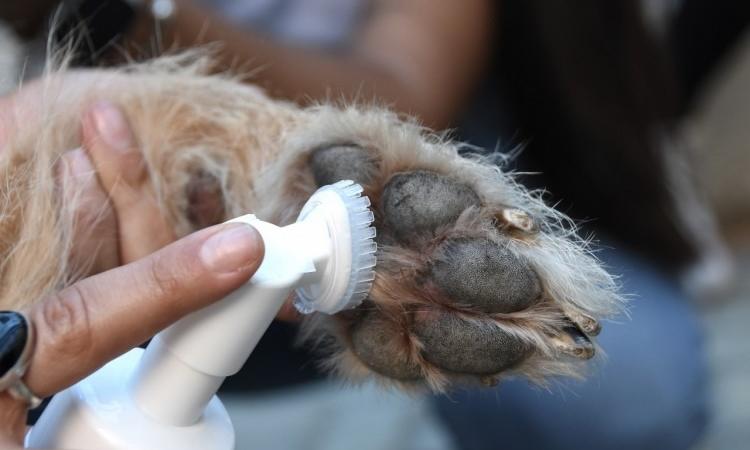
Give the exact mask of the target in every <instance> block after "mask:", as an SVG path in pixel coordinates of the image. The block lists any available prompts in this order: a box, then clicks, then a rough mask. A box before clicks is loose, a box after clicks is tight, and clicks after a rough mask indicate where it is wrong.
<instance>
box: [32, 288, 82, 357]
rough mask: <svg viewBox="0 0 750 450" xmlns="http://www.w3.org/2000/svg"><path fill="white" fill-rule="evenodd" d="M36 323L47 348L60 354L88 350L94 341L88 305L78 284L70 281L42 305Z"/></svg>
mask: <svg viewBox="0 0 750 450" xmlns="http://www.w3.org/2000/svg"><path fill="white" fill-rule="evenodd" d="M40 315H41V322H42V323H41V324H39V325H38V328H39V329H40V333H41V334H42V338H43V340H44V345H45V347H47V348H46V350H48V351H50V352H51V353H52V354H55V355H59V356H60V357H61V358H64V357H67V356H72V355H76V356H77V357H79V358H80V357H81V355H85V354H88V353H90V351H91V347H92V345H93V340H92V339H91V335H92V328H91V319H90V314H89V309H88V307H87V306H86V300H85V295H84V293H83V291H82V290H81V288H80V287H79V286H77V285H75V284H74V285H72V286H70V287H68V288H67V289H64V290H62V291H61V292H59V293H57V294H54V295H53V296H52V297H51V298H49V299H48V300H47V301H45V302H44V303H43V305H42V309H41V314H40Z"/></svg>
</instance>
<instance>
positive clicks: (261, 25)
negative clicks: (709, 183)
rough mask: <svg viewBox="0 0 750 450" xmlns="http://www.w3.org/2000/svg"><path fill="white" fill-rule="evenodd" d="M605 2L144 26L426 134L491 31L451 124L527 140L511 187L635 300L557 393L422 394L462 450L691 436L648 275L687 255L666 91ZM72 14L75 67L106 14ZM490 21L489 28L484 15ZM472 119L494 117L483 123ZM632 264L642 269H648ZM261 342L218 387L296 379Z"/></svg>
mask: <svg viewBox="0 0 750 450" xmlns="http://www.w3.org/2000/svg"><path fill="white" fill-rule="evenodd" d="M97 3H98V2H97ZM87 4H90V2H84V7H85V5H87ZM623 4H624V3H623V2H613V5H614V6H611V7H605V6H601V5H598V6H597V5H593V4H591V3H587V4H586V5H585V7H581V8H575V9H570V8H567V9H566V8H565V6H564V5H563V4H561V3H550V4H546V3H543V4H542V3H541V2H529V3H522V2H506V3H504V4H503V8H497V5H493V4H492V2H479V1H475V2H441V3H439V4H436V3H435V2H429V1H408V2H407V1H401V2H399V1H390V2H389V1H375V2H365V1H362V2H356V1H346V0H341V1H334V0H329V1H320V2H318V1H315V2H309V1H308V2H302V1H264V2H240V1H235V2H229V1H227V2H222V1H215V2H210V1H202V2H197V3H190V2H186V1H177V2H174V5H173V6H175V9H174V11H173V13H171V14H168V15H164V16H163V17H160V19H159V22H160V23H159V27H160V29H161V33H162V35H161V36H162V42H161V45H162V46H163V47H164V48H169V46H171V45H172V44H176V45H181V46H183V47H184V46H185V45H187V44H195V45H201V44H205V43H211V42H216V41H219V42H221V43H222V51H221V53H220V54H221V59H220V62H221V65H220V66H219V67H217V70H223V69H226V68H229V67H243V66H244V65H245V64H248V63H249V64H252V66H258V67H261V68H262V70H259V71H258V72H256V73H255V74H254V75H253V78H252V79H251V80H250V81H253V82H257V83H259V84H261V85H262V86H265V87H266V88H267V89H268V90H269V92H270V93H271V94H273V95H276V96H281V97H286V98H290V99H292V100H298V101H316V100H320V99H325V98H333V99H337V98H339V97H343V98H345V99H350V100H351V99H361V100H365V101H367V100H371V99H372V98H377V99H382V100H381V101H385V102H386V103H389V104H391V105H393V107H394V108H396V109H398V110H400V111H403V112H406V113H409V114H415V115H417V116H418V117H420V118H421V119H422V120H423V121H424V122H425V123H426V124H428V125H430V126H433V127H436V128H443V127H445V126H448V125H450V124H452V123H454V122H455V120H456V118H457V117H458V116H459V115H460V113H461V111H462V109H463V107H464V105H465V104H466V103H467V100H468V99H469V97H470V95H471V94H472V89H473V87H474V85H475V84H476V82H477V79H478V77H479V75H480V74H481V72H482V68H483V66H484V63H485V60H486V58H487V56H488V55H487V53H488V49H489V46H488V43H489V42H490V41H491V40H492V39H493V36H492V28H494V29H495V30H496V31H497V34H498V36H497V37H496V39H498V40H499V44H500V53H499V58H498V60H497V63H498V64H499V65H500V69H503V70H501V73H502V74H503V78H502V82H498V81H500V79H498V78H495V79H494V80H493V83H494V84H495V85H494V87H495V88H497V87H502V88H503V89H504V94H503V95H502V96H501V97H500V98H497V97H494V96H491V95H488V91H485V90H483V91H482V92H481V94H480V95H481V97H482V100H483V103H484V105H481V108H480V109H479V115H473V116H472V115H471V114H470V115H469V116H468V117H467V119H466V120H465V121H464V122H465V123H466V126H465V127H464V131H465V134H466V135H467V137H469V138H470V140H472V141H473V142H474V143H477V144H484V145H486V147H487V148H493V147H494V146H495V144H496V141H497V138H498V135H499V134H500V133H499V132H498V128H500V131H502V132H504V136H514V135H515V133H516V130H517V129H521V130H522V131H523V133H524V134H523V137H524V138H526V137H528V138H529V140H530V145H529V146H528V149H527V150H526V151H525V152H524V154H523V155H522V160H526V156H529V160H532V159H533V162H530V161H523V164H524V165H523V166H519V167H522V168H523V169H524V170H526V169H527V168H530V169H531V170H539V168H541V169H542V171H543V172H544V173H545V177H544V179H543V181H540V180H541V178H539V177H536V178H534V177H531V178H530V179H528V180H527V181H528V182H529V183H532V184H536V183H540V184H542V185H544V186H548V187H549V188H550V190H551V191H552V192H554V193H555V194H557V195H558V196H559V197H561V198H562V199H564V200H566V201H568V202H573V206H574V210H573V211H574V215H575V216H576V217H584V218H595V219H596V222H595V223H594V226H593V227H592V228H595V229H597V231H598V232H600V231H602V230H604V231H606V232H609V234H610V235H611V236H613V238H612V241H611V242H613V244H612V245H614V246H616V247H621V246H622V244H614V242H617V241H619V242H624V243H626V244H629V245H630V246H631V247H633V249H634V250H635V252H631V253H628V252H623V251H611V250H610V251H607V252H605V253H603V254H602V255H601V256H602V257H604V258H605V259H606V260H607V261H608V262H609V263H610V264H611V265H613V266H614V267H615V269H616V270H620V271H622V272H623V277H624V278H623V284H624V286H625V290H626V292H636V293H639V294H640V296H639V297H636V298H635V300H634V307H633V311H632V320H631V321H625V322H624V323H623V324H620V325H613V326H610V327H609V329H608V330H606V331H605V332H604V335H603V339H602V343H603V346H604V348H605V349H606V350H607V352H608V353H609V361H608V362H607V363H606V365H605V366H604V368H602V369H601V371H598V372H597V373H596V374H595V375H594V377H593V378H592V379H590V380H588V381H586V382H583V383H567V384H565V385H564V386H565V387H564V388H562V389H565V390H566V391H565V392H564V393H563V394H559V393H558V394H557V395H551V394H547V393H539V392H537V391H535V390H533V389H531V388H529V387H528V386H526V385H525V384H519V383H516V382H511V383H504V384H502V385H501V386H500V387H499V388H498V393H494V392H489V393H477V392H468V393H463V394H461V393H459V394H456V395H455V396H451V397H450V398H441V399H437V400H436V404H437V406H438V409H439V411H440V413H441V415H442V417H443V419H444V420H445V422H446V424H447V425H448V428H449V429H450V430H452V431H453V432H454V434H455V436H457V437H458V443H459V446H460V447H462V448H497V447H498V446H503V447H507V448H525V447H528V448H539V447H541V448H573V447H580V446H581V445H587V446H590V447H594V448H622V447H636V448H685V447H686V446H687V445H689V443H691V442H694V441H695V439H697V436H699V435H700V432H701V430H702V429H703V427H704V426H705V423H706V414H707V411H706V404H705V400H706V399H705V396H706V386H705V366H704V364H703V360H702V349H701V348H702V347H701V345H702V344H701V342H702V337H701V333H700V330H699V327H698V324H697V321H696V319H695V317H694V315H693V313H692V312H691V310H690V307H689V305H687V304H686V302H685V301H684V296H683V294H682V293H681V292H680V291H679V289H678V288H677V287H676V286H675V283H674V281H673V279H672V278H671V277H670V276H668V275H664V274H663V273H662V272H663V271H664V270H665V268H674V267H675V266H676V265H677V264H681V263H685V262H687V261H689V260H690V259H691V257H692V255H694V254H695V252H696V249H695V248H694V244H693V242H691V238H690V237H689V236H686V235H685V233H684V232H683V230H682V229H680V224H679V223H678V222H676V221H675V218H674V216H675V214H673V213H670V211H673V209H674V204H673V202H672V199H671V198H670V197H669V195H668V191H667V189H666V184H665V183H664V182H663V180H665V178H666V175H665V172H666V168H665V167H664V162H663V161H662V160H661V159H660V156H659V153H658V148H659V147H658V145H657V144H656V142H657V140H658V139H657V137H656V136H657V135H658V131H659V130H658V128H659V127H661V126H663V125H665V124H667V123H668V122H669V119H670V117H671V116H670V114H671V110H670V108H671V107H670V106H669V103H670V102H671V101H672V100H663V99H664V98H665V97H669V85H668V83H667V82H665V81H664V79H661V78H660V77H661V76H662V74H663V72H662V71H661V69H659V68H658V67H654V66H659V64H661V62H660V60H659V59H658V58H657V55H651V56H649V57H647V59H648V58H651V57H652V58H655V59H650V60H649V61H650V62H649V64H650V65H648V64H647V65H644V66H641V67H639V66H637V64H639V63H640V62H642V61H639V60H638V59H637V58H634V56H638V51H640V50H639V49H643V48H646V49H649V48H651V47H650V46H649V44H648V42H646V43H644V42H642V39H643V37H644V36H645V35H644V34H643V30H640V29H638V28H637V27H636V28H631V25H633V23H636V24H637V15H634V14H635V12H634V11H635V10H634V9H633V8H634V7H633V6H632V5H630V6H627V5H626V6H624V7H623V6H622V5H623ZM120 6H122V5H120ZM325 6H327V7H325ZM493 6H494V8H493ZM84 7H82V8H81V9H80V10H79V11H80V12H79V17H89V28H90V30H91V32H92V34H93V37H94V39H93V42H94V44H95V45H93V47H91V48H88V49H86V50H85V51H84V52H83V54H82V56H81V58H80V60H81V61H85V62H91V60H93V59H95V58H96V57H97V56H101V55H102V53H103V51H104V50H105V47H106V45H102V43H104V44H107V43H108V42H109V41H111V40H112V38H113V37H115V36H114V35H112V36H108V35H107V33H102V34H98V33H99V31H98V30H101V29H105V30H106V29H107V28H108V27H107V26H106V24H107V23H110V24H111V20H112V19H111V18H110V19H109V20H110V22H108V21H107V20H103V19H102V17H99V18H97V16H96V15H95V13H96V11H93V10H86V9H85V8H84ZM492 9H497V10H499V11H494V12H495V13H496V14H497V16H496V17H501V18H504V20H503V21H502V23H498V21H497V20H495V21H494V22H493V21H492V20H493V16H492V15H491V14H490V12H491V10H492ZM98 11H99V13H98V14H101V13H102V11H107V9H100V10H98ZM127 11H130V12H131V14H132V15H131V16H130V19H129V20H126V21H125V22H127V23H126V24H124V25H123V26H122V27H120V28H115V34H123V33H124V34H125V35H126V36H127V41H126V42H128V44H127V47H128V48H130V49H143V48H146V49H148V48H149V46H150V45H151V41H152V39H153V34H152V33H151V27H152V23H153V21H154V17H153V15H154V14H153V11H150V10H149V8H147V7H139V8H134V9H128V10H127ZM109 14H112V13H111V12H110V13H109ZM114 16H115V18H116V17H117V15H114ZM566 20H567V21H566ZM97 21H99V22H97ZM634 21H635V22H634ZM592 27H593V29H592ZM111 32H112V30H110V31H109V33H111ZM574 49H577V50H578V51H573V50H574ZM545 55H546V57H545ZM640 56H643V55H640ZM493 75H497V71H495V72H493ZM655 105H657V106H655ZM488 108H489V109H490V110H495V111H498V110H499V111H498V112H497V114H495V115H491V114H488ZM508 119H512V120H508ZM501 125H505V126H504V127H501ZM477 130H481V131H479V132H477ZM473 133H474V134H473ZM482 134H483V136H484V137H485V138H487V139H485V140H484V141H482V137H481V136H478V135H482ZM608 242H609V241H608ZM637 253H641V254H642V255H645V256H640V257H639V256H637ZM645 259H651V260H654V261H660V262H661V266H660V268H659V267H656V266H654V265H653V264H652V263H648V262H646V261H645ZM274 333H277V331H274V330H272V331H271V334H270V335H269V336H268V338H267V339H264V340H263V343H264V344H266V345H270V346H272V347H273V346H274V345H275V347H273V349H272V350H270V351H267V352H266V355H267V359H263V356H262V352H260V353H255V354H254V356H253V358H251V359H250V362H249V363H248V367H247V370H246V371H245V373H246V374H247V373H249V374H250V375H249V376H251V377H252V376H255V378H254V379H253V378H247V377H248V375H245V377H244V378H243V377H242V376H240V377H235V380H232V381H233V382H237V383H242V384H245V385H247V384H254V385H255V386H256V387H257V386H258V385H265V386H268V385H269V384H270V385H287V384H288V383H290V382H292V381H301V380H300V379H298V380H289V379H285V378H287V375H289V374H290V373H296V374H298V375H302V373H301V372H300V371H299V370H298V369H299V367H300V365H301V363H300V362H299V360H296V361H293V362H288V363H287V364H288V366H287V367H284V368H282V365H281V364H280V363H279V359H282V360H283V356H282V354H285V353H286V350H282V349H284V348H285V347H284V345H283V344H282V343H281V342H280V341H281V339H279V340H275V341H274V340H273V337H274V336H275V334H274ZM279 334H281V335H284V334H285V333H284V332H281V333H279ZM279 337H281V336H279ZM269 338H271V339H269ZM308 366H309V365H308ZM288 369H291V370H288ZM304 379H307V378H302V380H304ZM238 380H239V381H238ZM269 380H273V381H271V382H270V383H269ZM652 399H657V400H655V401H654V404H649V403H648V402H649V401H651V400H652Z"/></svg>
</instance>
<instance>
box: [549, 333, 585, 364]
mask: <svg viewBox="0 0 750 450" xmlns="http://www.w3.org/2000/svg"><path fill="white" fill-rule="evenodd" d="M552 343H553V345H554V346H555V348H556V349H557V350H558V351H560V352H562V353H565V354H567V355H570V356H573V357H575V358H580V359H591V358H593V357H594V354H595V350H594V344H592V343H591V341H590V340H589V338H588V337H586V335H585V334H583V333H582V332H581V330H579V329H578V328H577V327H575V326H567V327H565V328H563V330H562V333H561V334H559V335H557V336H555V337H553V338H552Z"/></svg>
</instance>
